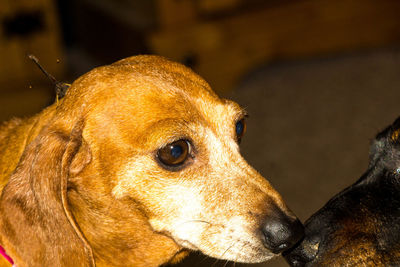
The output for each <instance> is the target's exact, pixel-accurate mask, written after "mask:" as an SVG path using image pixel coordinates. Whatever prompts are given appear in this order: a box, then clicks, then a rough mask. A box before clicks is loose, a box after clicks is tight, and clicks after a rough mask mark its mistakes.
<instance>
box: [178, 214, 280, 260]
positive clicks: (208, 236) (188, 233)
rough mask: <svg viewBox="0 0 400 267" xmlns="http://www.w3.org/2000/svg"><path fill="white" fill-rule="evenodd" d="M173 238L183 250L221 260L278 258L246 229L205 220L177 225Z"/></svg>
mask: <svg viewBox="0 0 400 267" xmlns="http://www.w3.org/2000/svg"><path fill="white" fill-rule="evenodd" d="M199 227H200V228H201V230H200V231H199ZM185 228H186V229H185ZM194 228H196V229H197V230H196V229H194ZM196 233H199V234H196ZM171 237H172V238H173V239H174V240H175V242H177V243H178V244H179V245H180V246H182V247H183V248H186V249H190V250H192V251H200V252H202V253H203V254H205V255H207V256H210V257H213V258H216V259H221V260H229V261H234V262H242V263H259V262H264V261H267V260H269V259H271V258H273V257H274V256H275V255H276V254H273V253H272V252H271V251H270V250H268V249H267V248H266V247H265V246H264V245H263V243H262V240H260V238H258V237H257V235H255V234H251V233H250V231H248V229H246V228H245V227H242V229H238V228H236V227H229V226H226V225H223V224H213V223H210V222H208V221H204V220H189V221H186V222H184V223H181V224H178V225H177V227H175V230H174V231H173V232H172V233H171Z"/></svg>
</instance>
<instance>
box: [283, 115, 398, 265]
mask: <svg viewBox="0 0 400 267" xmlns="http://www.w3.org/2000/svg"><path fill="white" fill-rule="evenodd" d="M305 228H306V230H305V232H306V237H305V239H304V240H303V241H302V243H301V244H300V245H299V246H298V247H297V248H295V249H294V250H293V251H292V252H290V253H289V254H288V255H286V259H287V260H288V262H289V263H290V264H291V265H292V266H397V265H399V264H400V118H399V119H397V120H396V121H395V122H394V123H393V125H391V126H389V127H388V128H386V129H385V130H384V131H382V132H381V133H379V134H378V135H377V137H376V139H375V140H374V141H373V143H372V145H371V149H370V162H369V167H368V170H367V171H366V172H365V173H364V175H363V176H362V177H361V178H360V179H359V180H358V181H357V182H356V183H355V184H353V185H352V186H350V187H348V188H347V189H345V190H343V191H342V192H341V193H339V194H338V195H336V196H335V197H333V198H332V199H331V200H330V201H329V202H328V203H327V204H326V205H325V206H324V207H323V208H322V209H321V210H319V211H318V212H317V213H315V214H314V215H313V216H312V217H311V218H310V219H309V220H308V221H307V222H306V223H305Z"/></svg>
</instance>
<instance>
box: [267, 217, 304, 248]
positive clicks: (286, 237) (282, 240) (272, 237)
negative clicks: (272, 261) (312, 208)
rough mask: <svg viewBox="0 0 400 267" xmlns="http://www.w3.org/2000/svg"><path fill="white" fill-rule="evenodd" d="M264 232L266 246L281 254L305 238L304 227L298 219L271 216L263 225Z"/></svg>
mask: <svg viewBox="0 0 400 267" xmlns="http://www.w3.org/2000/svg"><path fill="white" fill-rule="evenodd" d="M262 233H263V243H264V246H265V247H266V248H268V249H269V250H271V251H272V252H273V253H275V254H279V253H281V252H283V251H285V250H287V249H289V248H291V247H292V246H294V245H295V244H296V243H297V242H298V241H300V239H301V238H303V236H304V228H303V225H302V224H301V222H300V221H299V220H298V219H296V220H293V219H291V218H288V217H285V218H269V219H268V220H267V222H266V223H265V224H264V226H263V227H262Z"/></svg>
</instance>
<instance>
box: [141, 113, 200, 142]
mask: <svg viewBox="0 0 400 267" xmlns="http://www.w3.org/2000/svg"><path fill="white" fill-rule="evenodd" d="M194 127H195V126H194V124H193V123H191V122H188V121H186V120H185V119H182V118H166V119H162V120H159V121H156V122H154V123H151V124H150V125H149V126H148V127H147V128H146V130H145V132H147V133H148V134H147V135H146V143H148V144H150V143H151V144H152V145H155V146H156V147H161V146H162V145H164V144H166V143H171V142H174V141H177V140H179V139H190V136H192V135H194V132H195V131H196V130H195V129H194Z"/></svg>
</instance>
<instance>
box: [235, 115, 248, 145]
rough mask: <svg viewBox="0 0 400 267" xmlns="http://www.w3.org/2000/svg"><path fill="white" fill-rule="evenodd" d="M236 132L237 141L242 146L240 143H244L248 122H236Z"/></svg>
mask: <svg viewBox="0 0 400 267" xmlns="http://www.w3.org/2000/svg"><path fill="white" fill-rule="evenodd" d="M235 128H236V129H235V130H236V140H237V141H238V143H239V144H240V141H242V137H243V135H244V133H245V132H246V122H245V120H244V119H241V120H240V121H238V122H236V126H235Z"/></svg>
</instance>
